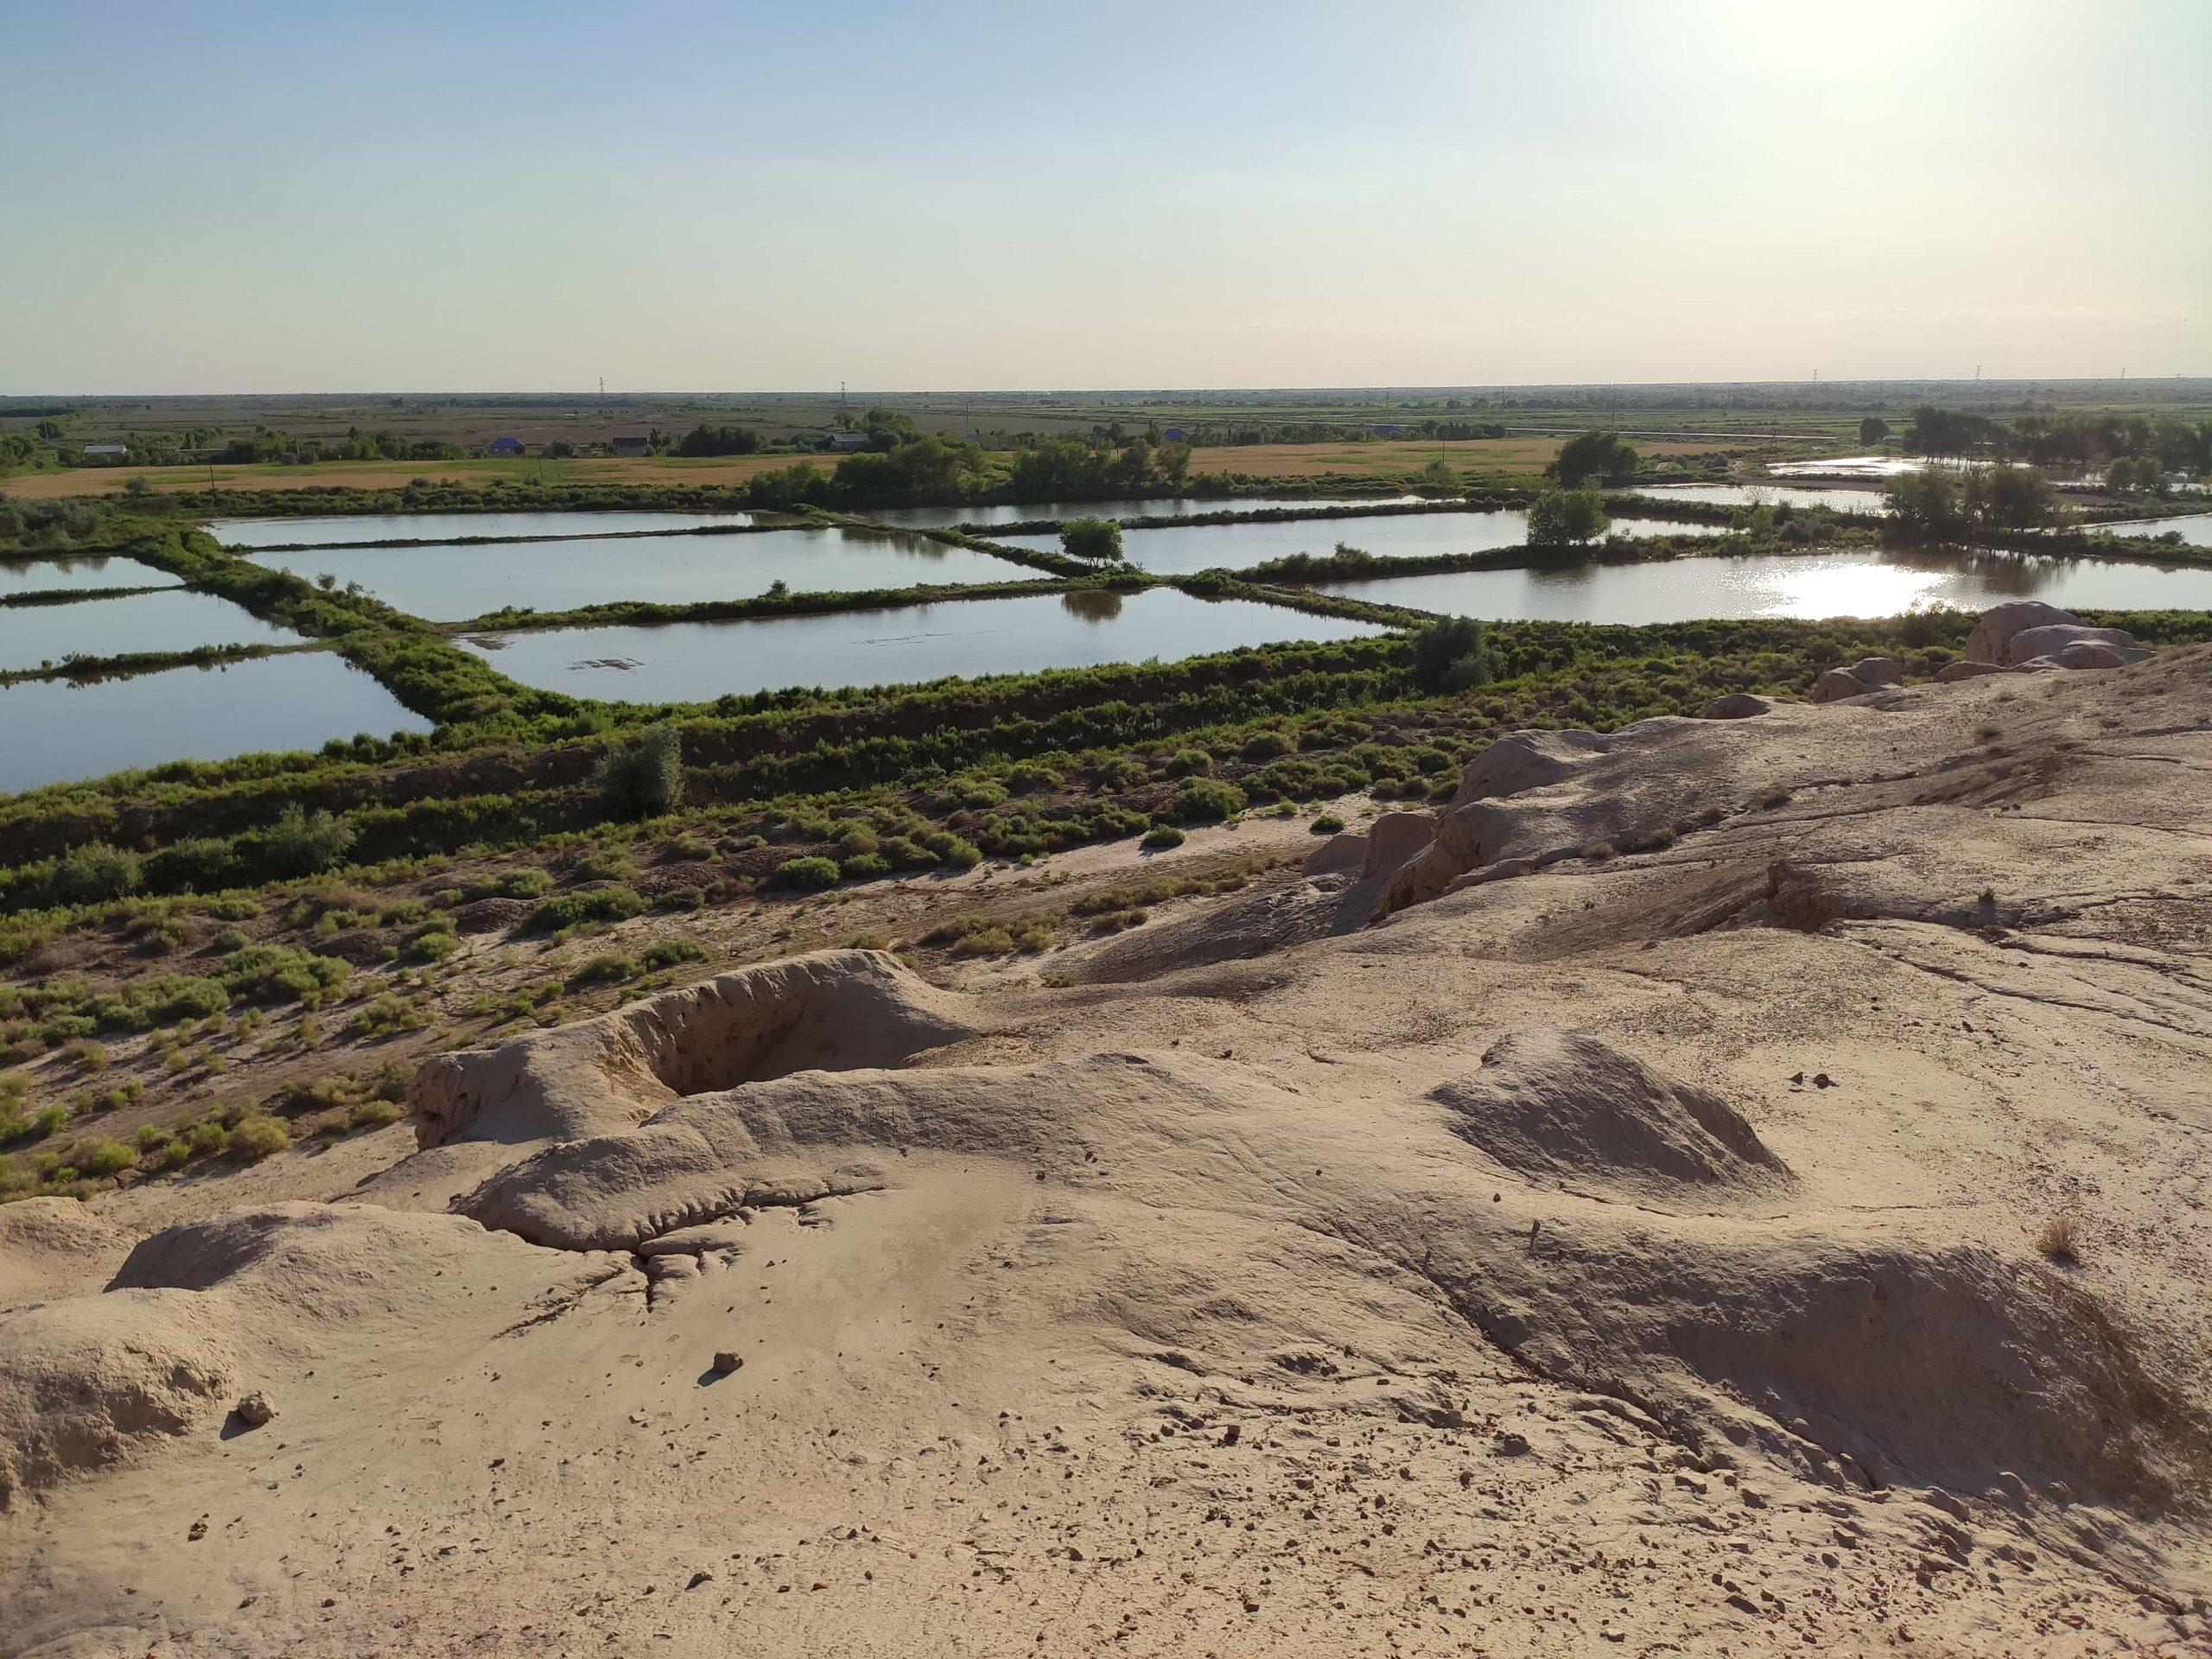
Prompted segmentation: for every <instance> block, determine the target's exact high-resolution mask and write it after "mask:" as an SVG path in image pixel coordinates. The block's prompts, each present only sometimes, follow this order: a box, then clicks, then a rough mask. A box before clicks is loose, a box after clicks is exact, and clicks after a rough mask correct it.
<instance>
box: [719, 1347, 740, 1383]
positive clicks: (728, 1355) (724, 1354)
mask: <svg viewBox="0 0 2212 1659" xmlns="http://www.w3.org/2000/svg"><path fill="white" fill-rule="evenodd" d="M744 1363H745V1357H744V1356H743V1355H741V1354H740V1353H739V1352H738V1351H736V1350H735V1349H733V1348H718V1349H716V1350H715V1374H716V1375H717V1376H728V1375H729V1374H730V1373H731V1372H732V1371H734V1370H737V1369H738V1368H739V1367H741V1366H742V1365H743V1364H744Z"/></svg>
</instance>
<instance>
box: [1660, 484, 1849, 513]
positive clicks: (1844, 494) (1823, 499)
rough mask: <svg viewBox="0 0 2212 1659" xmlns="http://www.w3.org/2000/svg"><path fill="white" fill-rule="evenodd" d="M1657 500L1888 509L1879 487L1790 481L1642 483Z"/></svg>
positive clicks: (1842, 508)
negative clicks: (1809, 485)
mask: <svg viewBox="0 0 2212 1659" xmlns="http://www.w3.org/2000/svg"><path fill="white" fill-rule="evenodd" d="M1636 493H1637V494H1638V495H1643V496H1649V497H1650V498H1651V499H1653V500H1655V501H1707V502H1711V503H1713V505H1717V506H1724V507H1761V506H1775V507H1778V506H1782V505H1789V506H1793V507H1832V508H1834V510H1835V511H1836V512H1888V511H1889V508H1888V507H1887V506H1886V505H1885V504H1884V503H1883V500H1882V493H1881V492H1880V491H1879V490H1851V489H1825V490H1823V489H1808V488H1806V487H1805V486H1802V485H1796V486H1792V485H1788V484H1756V483H1754V484H1643V485H1638V486H1637V491H1636Z"/></svg>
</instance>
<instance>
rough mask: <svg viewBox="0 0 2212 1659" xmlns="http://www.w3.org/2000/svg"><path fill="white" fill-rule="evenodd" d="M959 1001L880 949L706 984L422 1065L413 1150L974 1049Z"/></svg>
mask: <svg viewBox="0 0 2212 1659" xmlns="http://www.w3.org/2000/svg"><path fill="white" fill-rule="evenodd" d="M978 1029H979V1026H978V1024H977V1022H976V1016H975V1014H973V1012H972V1011H971V1006H970V1004H969V1000H968V999H967V998H965V997H963V996H960V995H957V994H955V993H953V992H950V991H941V990H938V988H936V987H934V986H932V985H931V984H930V983H929V982H927V981H925V980H924V979H922V978H921V977H920V976H918V975H916V974H915V973H913V972H912V970H911V969H908V968H907V967H906V965H905V964H904V963H901V962H899V959H898V958H897V957H893V956H892V955H891V954H890V952H888V951H885V950H825V951H819V952H817V953H815V954H813V955H811V956H804V957H791V958H790V959H788V960H786V961H784V962H775V963H766V964H764V965H762V966H760V967H757V968H747V969H740V970H739V971H737V972H735V973H729V974H722V975H719V976H716V977H715V978H713V979H709V980H703V981H702V982H699V983H698V984H696V985H689V986H685V987H683V988H681V989H678V990H672V991H664V992H663V993H662V994H661V995H658V996H653V997H648V998H647V999H645V1001H641V1002H635V1003H632V1004H631V1005H630V1006H629V1007H624V1008H618V1009H616V1010H615V1011H614V1012H613V1013H612V1014H601V1015H600V1016H599V1017H598V1018H596V1019H593V1020H582V1021H579V1022H578V1023H576V1024H575V1025H569V1026H561V1027H555V1028H554V1029H552V1030H550V1031H541V1032H532V1033H528V1034H527V1035H524V1036H521V1037H518V1038H515V1039H512V1041H509V1042H504V1043H499V1044H497V1045H494V1046H492V1047H489V1048H474V1049H464V1050H462V1051H461V1052H459V1053H454V1054H442V1055H439V1056H437V1057H435V1058H433V1059H431V1060H429V1061H428V1062H426V1063H425V1064H424V1065H423V1067H422V1069H421V1070H420V1071H417V1072H416V1076H415V1080H414V1083H413V1084H412V1086H411V1087H410V1090H409V1094H408V1103H409V1109H410V1110H411V1111H412V1112H413V1113H414V1114H415V1115H416V1142H417V1144H418V1145H420V1146H423V1147H435V1146H437V1145H439V1144H441V1143H442V1142H443V1141H449V1140H454V1139H460V1138H464V1137H465V1138H468V1139H474V1140H490V1141H533V1140H543V1139H549V1138H550V1139H555V1140H574V1139H575V1138H576V1137H578V1136H580V1135H589V1134H592V1133H594V1132H595V1131H598V1130H603V1129H610V1128H623V1127H626V1126H627V1125H629V1124H632V1123H635V1122H639V1120H640V1119H642V1118H645V1117H647V1116H651V1115H652V1113H653V1112H654V1111H656V1110H658V1109H659V1108H661V1107H662V1106H664V1105H666V1104H667V1103H669V1102H670V1101H671V1100H674V1099H676V1098H677V1097H678V1096H684V1095H696V1094H702V1093H705V1092H707V1091H709V1090H718V1089H728V1088H731V1087H734V1085H736V1084H741V1083H748V1082H753V1081H755V1080H758V1079H761V1078H767V1077H783V1076H785V1074H787V1073H789V1072H792V1071H845V1070H849V1069H853V1068H857V1067H868V1066H885V1065H899V1064H900V1063H901V1062H903V1061H906V1060H908V1059H911V1058H912V1057H913V1056H914V1055H916V1054H918V1053H919V1052H921V1051H923V1050H924V1049H928V1048H935V1047H938V1046H941V1045H944V1044H946V1043H951V1042H957V1041H958V1040H959V1039H962V1038H964V1037H970V1036H974V1035H975V1034H976V1032H977V1030H978Z"/></svg>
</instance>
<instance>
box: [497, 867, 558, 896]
mask: <svg viewBox="0 0 2212 1659" xmlns="http://www.w3.org/2000/svg"><path fill="white" fill-rule="evenodd" d="M493 891H494V892H496V893H498V894H499V897H500V898H502V899H543V897H544V896H545V895H546V894H547V893H550V892H552V891H553V878H552V877H551V876H550V875H548V874H546V873H545V872H544V871H543V870H538V869H523V870H509V871H508V872H507V873H506V874H504V875H502V876H501V877H500V878H499V880H498V882H497V883H496V884H495V885H494V887H493Z"/></svg>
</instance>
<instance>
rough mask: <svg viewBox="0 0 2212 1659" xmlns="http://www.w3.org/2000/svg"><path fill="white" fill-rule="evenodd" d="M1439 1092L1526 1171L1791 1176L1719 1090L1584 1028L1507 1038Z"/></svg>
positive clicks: (1651, 1179)
mask: <svg viewBox="0 0 2212 1659" xmlns="http://www.w3.org/2000/svg"><path fill="white" fill-rule="evenodd" d="M1431 1098H1432V1099H1433V1100H1435V1101H1436V1102H1437V1103H1438V1104H1440V1105H1441V1106H1443V1107H1444V1108H1445V1109H1446V1110H1448V1111H1449V1112H1451V1113H1452V1122H1451V1123H1450V1125H1449V1127H1450V1128H1451V1130H1452V1133H1453V1134H1454V1135H1458V1136H1459V1138H1460V1139H1461V1140H1463V1141H1467V1142H1468V1143H1469V1144H1471V1145H1472V1146H1476V1147H1480V1148H1481V1149H1482V1150H1483V1151H1484V1152H1485V1153H1488V1154H1490V1155H1491V1157H1492V1158H1495V1159H1496V1160H1497V1161H1498V1162H1499V1163H1501V1164H1503V1165H1504V1166H1506V1167H1507V1168H1509V1169H1512V1170H1516V1171H1517V1172H1519V1173H1521V1174H1522V1175H1527V1176H1544V1177H1550V1178H1554V1179H1559V1178H1572V1179H1574V1180H1576V1181H1578V1182H1586V1183H1589V1184H1591V1185H1598V1186H1612V1187H1630V1188H1638V1189H1642V1190H1644V1191H1646V1192H1664V1191H1665V1190H1667V1189H1669V1188H1673V1187H1675V1186H1679V1185H1693V1186H1699V1187H1706V1188H1715V1187H1729V1186H1734V1187H1737V1188H1739V1189H1742V1190H1744V1191H1745V1192H1764V1191H1770V1190H1771V1189H1772V1188H1773V1187H1774V1186H1775V1185H1777V1183H1785V1184H1786V1183H1787V1182H1788V1181H1789V1179H1790V1176H1789V1167H1788V1166H1786V1165H1785V1164H1783V1161H1782V1160H1780V1159H1779V1158H1777V1157H1776V1156H1775V1155H1774V1154H1773V1153H1771V1152H1770V1151H1769V1150H1768V1149H1767V1148H1766V1147H1765V1146H1764V1144H1763V1143H1762V1142H1761V1141H1760V1140H1759V1138H1758V1135H1756V1134H1755V1133H1753V1131H1752V1129H1751V1125H1750V1124H1748V1123H1746V1122H1745V1121H1744V1119H1743V1118H1742V1116H1740V1115H1738V1112H1737V1111H1736V1109H1734V1108H1733V1107H1732V1106H1730V1105H1729V1104H1728V1103H1727V1102H1726V1101H1724V1100H1722V1099H1721V1098H1720V1097H1719V1096H1717V1095H1714V1094H1712V1093H1710V1092H1709V1091H1707V1090H1703V1089H1700V1088H1698V1087H1696V1086H1695V1085H1694V1084H1687V1083H1683V1082H1681V1081H1680V1080H1679V1079H1676V1078H1673V1077H1667V1076H1665V1075H1664V1074H1662V1073H1661V1072H1659V1071H1656V1070H1655V1069H1653V1068H1652V1067H1650V1066H1649V1065H1645V1064H1644V1063H1643V1061H1641V1060H1639V1059H1637V1058H1636V1057H1635V1056H1634V1055H1632V1054H1628V1053H1624V1052H1622V1051H1621V1050H1619V1049H1618V1048H1615V1047H1613V1046H1611V1044H1609V1043H1606V1042H1604V1041H1602V1040H1600V1039H1598V1038H1596V1037H1592V1036H1587V1035H1586V1034H1584V1033H1580V1032H1571V1031H1527V1032H1515V1033H1512V1034H1510V1036H1506V1037H1503V1038H1501V1039H1499V1040H1498V1041H1497V1042H1496V1043H1493V1044H1492V1045H1491V1047H1490V1049H1489V1050H1488V1051H1487V1052H1485V1053H1484V1055H1483V1063H1482V1069H1481V1070H1480V1071H1476V1072H1474V1073H1472V1074H1471V1075H1470V1076H1468V1077H1463V1078H1461V1079H1459V1081H1457V1082H1454V1083H1448V1084H1444V1085H1443V1086H1442V1087H1440V1088H1439V1089H1437V1090H1435V1091H1434V1092H1433V1094H1432V1096H1431ZM1707 1201H1710V1200H1709V1199H1708V1200H1707Z"/></svg>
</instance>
